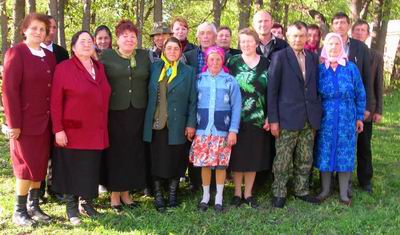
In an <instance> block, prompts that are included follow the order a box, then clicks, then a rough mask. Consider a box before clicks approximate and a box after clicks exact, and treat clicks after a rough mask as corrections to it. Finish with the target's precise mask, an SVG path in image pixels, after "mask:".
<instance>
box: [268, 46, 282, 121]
mask: <svg viewBox="0 0 400 235" xmlns="http://www.w3.org/2000/svg"><path fill="white" fill-rule="evenodd" d="M277 55H278V54H276V53H275V54H273V55H272V59H271V64H270V66H269V71H268V72H269V76H268V84H267V97H268V99H267V102H268V112H267V116H268V121H269V123H279V109H278V97H279V87H280V83H281V78H282V63H281V62H280V61H279V58H278V56H277Z"/></svg>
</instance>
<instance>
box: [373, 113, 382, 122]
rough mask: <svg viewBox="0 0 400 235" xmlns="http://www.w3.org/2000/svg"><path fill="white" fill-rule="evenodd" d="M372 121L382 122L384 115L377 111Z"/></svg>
mask: <svg viewBox="0 0 400 235" xmlns="http://www.w3.org/2000/svg"><path fill="white" fill-rule="evenodd" d="M372 121H373V122H376V123H380V122H381V121H382V115H380V114H379V113H375V114H374V116H372Z"/></svg>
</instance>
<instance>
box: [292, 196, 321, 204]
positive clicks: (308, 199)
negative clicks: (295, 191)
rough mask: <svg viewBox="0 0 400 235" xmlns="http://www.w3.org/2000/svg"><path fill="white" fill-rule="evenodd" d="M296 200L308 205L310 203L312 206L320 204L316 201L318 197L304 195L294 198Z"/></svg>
mask: <svg viewBox="0 0 400 235" xmlns="http://www.w3.org/2000/svg"><path fill="white" fill-rule="evenodd" d="M295 197H296V198H298V199H300V200H302V201H305V202H308V203H312V204H320V203H321V200H320V199H318V197H313V196H311V195H310V194H306V195H304V196H295Z"/></svg>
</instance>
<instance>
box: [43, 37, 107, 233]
mask: <svg viewBox="0 0 400 235" xmlns="http://www.w3.org/2000/svg"><path fill="white" fill-rule="evenodd" d="M71 47H72V49H71V50H72V52H73V53H72V54H73V57H72V58H71V59H69V60H66V61H64V62H62V63H61V64H59V65H58V66H57V67H56V71H55V74H54V79H53V85H52V89H51V103H50V108H51V119H52V123H53V132H54V133H55V141H56V147H55V149H54V151H55V153H54V157H53V186H52V187H53V189H54V191H55V192H57V193H62V194H65V196H64V197H65V200H66V203H67V216H68V218H69V220H70V222H71V223H72V224H74V225H76V224H79V223H80V219H79V211H78V197H80V198H81V202H80V205H81V207H80V210H81V212H82V213H84V214H87V215H89V216H94V215H96V214H97V213H98V212H97V211H96V210H95V209H94V208H93V205H92V199H93V198H96V197H97V196H98V191H97V188H98V185H99V173H100V162H101V156H102V150H103V149H105V148H107V147H108V145H109V143H108V131H107V111H108V102H109V98H110V93H111V88H110V86H109V84H108V82H107V78H106V75H105V73H104V67H103V65H102V64H100V63H99V62H97V61H96V60H93V59H92V58H91V56H92V55H93V53H94V42H93V37H92V36H91V35H90V33H89V32H87V31H80V32H78V33H76V34H75V35H74V36H73V37H72V40H71Z"/></svg>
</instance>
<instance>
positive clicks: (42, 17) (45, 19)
mask: <svg viewBox="0 0 400 235" xmlns="http://www.w3.org/2000/svg"><path fill="white" fill-rule="evenodd" d="M34 20H37V21H40V22H43V23H44V24H45V26H46V35H48V34H49V32H50V28H49V27H50V22H49V18H48V16H47V15H44V14H40V13H34V12H33V13H29V15H27V16H25V18H24V19H23V20H22V22H21V26H20V33H21V35H22V36H23V37H24V38H25V35H24V31H25V30H26V29H27V28H28V27H29V25H30V24H31V23H32V21H34Z"/></svg>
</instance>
